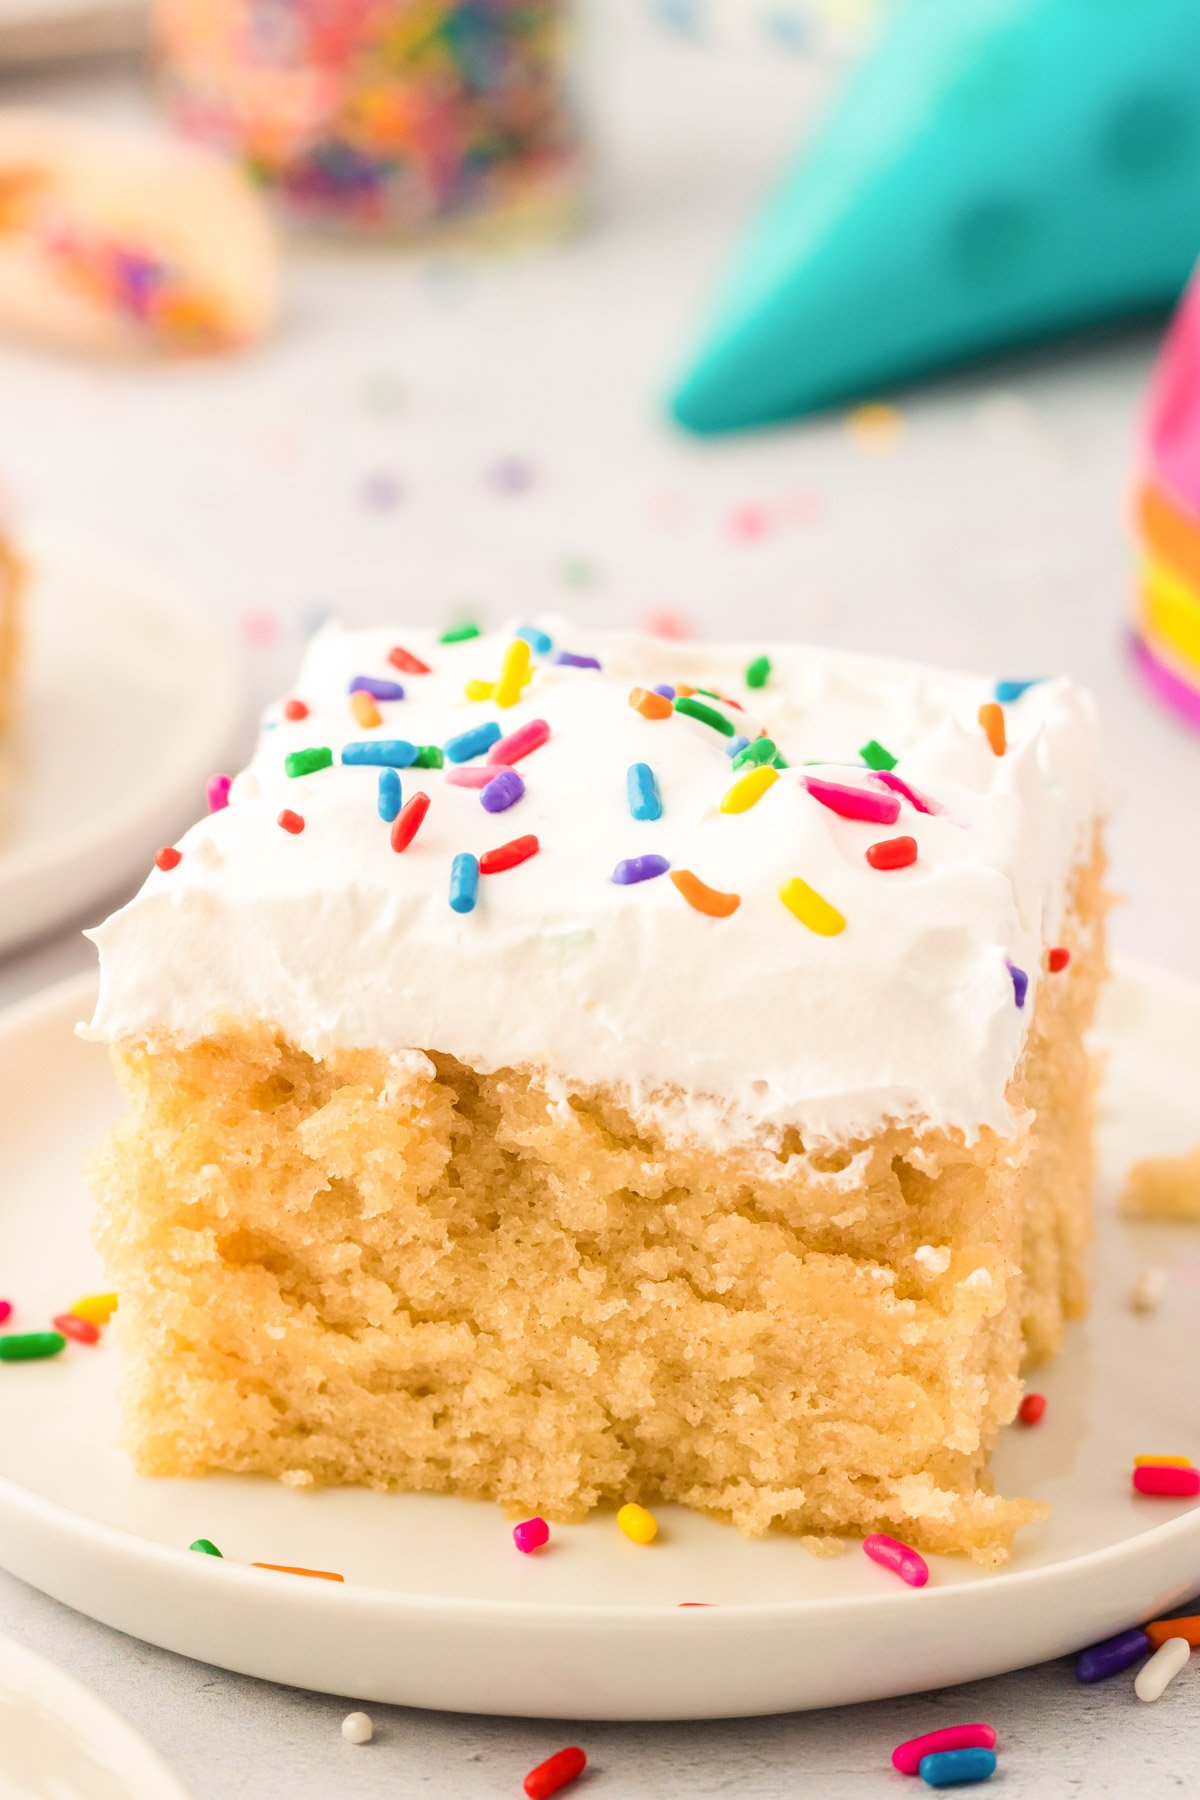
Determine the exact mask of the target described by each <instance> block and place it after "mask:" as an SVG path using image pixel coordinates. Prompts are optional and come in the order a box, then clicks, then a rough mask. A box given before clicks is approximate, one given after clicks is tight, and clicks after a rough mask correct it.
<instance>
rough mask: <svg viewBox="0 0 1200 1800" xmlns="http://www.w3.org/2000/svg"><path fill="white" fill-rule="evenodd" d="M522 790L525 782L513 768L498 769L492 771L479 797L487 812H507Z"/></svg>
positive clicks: (522, 792) (521, 793)
mask: <svg viewBox="0 0 1200 1800" xmlns="http://www.w3.org/2000/svg"><path fill="white" fill-rule="evenodd" d="M524 792H525V783H524V782H523V781H522V780H521V777H520V776H519V775H518V774H517V771H516V770H515V769H500V770H499V771H498V772H496V773H493V775H492V779H491V780H490V781H489V782H488V784H487V786H486V787H485V788H484V789H483V790H482V792H481V793H480V795H479V799H480V802H481V804H482V805H483V807H484V809H485V811H487V812H490V813H499V812H507V811H508V809H509V807H510V806H515V805H516V804H517V801H518V800H519V799H520V798H521V796H522V795H523V794H524Z"/></svg>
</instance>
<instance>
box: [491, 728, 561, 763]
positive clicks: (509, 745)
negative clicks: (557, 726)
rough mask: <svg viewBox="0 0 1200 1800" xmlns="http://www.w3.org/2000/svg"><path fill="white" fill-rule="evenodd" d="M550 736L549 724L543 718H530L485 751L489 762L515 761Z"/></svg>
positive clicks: (518, 760)
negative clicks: (525, 723) (526, 722)
mask: <svg viewBox="0 0 1200 1800" xmlns="http://www.w3.org/2000/svg"><path fill="white" fill-rule="evenodd" d="M549 736H550V726H549V724H548V723H547V721H546V720H545V719H530V721H529V723H528V724H527V725H522V726H521V727H520V729H519V730H517V731H512V732H510V733H509V735H508V736H507V737H505V738H501V739H500V741H499V743H496V744H493V745H492V747H491V749H490V750H489V751H488V753H487V759H488V761H489V762H490V763H510V764H511V763H515V762H520V761H521V759H522V757H525V756H528V755H529V753H530V751H531V750H539V749H540V748H541V746H542V745H543V744H544V743H546V741H547V740H548V738H549Z"/></svg>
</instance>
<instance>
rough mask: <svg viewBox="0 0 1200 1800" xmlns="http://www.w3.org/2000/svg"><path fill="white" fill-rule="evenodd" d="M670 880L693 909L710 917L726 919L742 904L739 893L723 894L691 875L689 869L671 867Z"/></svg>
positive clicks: (696, 876)
mask: <svg viewBox="0 0 1200 1800" xmlns="http://www.w3.org/2000/svg"><path fill="white" fill-rule="evenodd" d="M671 880H672V881H673V882H674V883H675V886H676V887H677V888H678V889H679V892H680V893H681V894H682V895H683V897H684V899H685V900H686V901H687V903H688V905H689V906H690V907H691V908H692V909H693V911H695V912H698V913H706V914H707V915H708V917H709V918H710V919H727V918H729V916H730V914H731V913H735V912H736V911H737V909H738V907H739V906H740V905H741V904H742V896H741V895H740V894H723V893H722V892H721V890H720V889H719V888H711V887H709V886H708V884H707V883H706V882H703V881H701V879H700V877H699V876H698V875H693V873H692V871H691V870H690V869H672V870H671Z"/></svg>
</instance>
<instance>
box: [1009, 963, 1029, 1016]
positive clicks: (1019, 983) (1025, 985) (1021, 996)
mask: <svg viewBox="0 0 1200 1800" xmlns="http://www.w3.org/2000/svg"><path fill="white" fill-rule="evenodd" d="M1008 972H1009V974H1010V975H1011V976H1012V984H1013V999H1014V1000H1015V1001H1016V1003H1017V1007H1018V1010H1019V1009H1020V1008H1021V1007H1022V1006H1024V1004H1025V996H1026V994H1027V993H1028V992H1029V977H1028V975H1027V974H1026V973H1025V971H1024V969H1018V967H1017V965H1016V963H1015V962H1010V963H1009V965H1008Z"/></svg>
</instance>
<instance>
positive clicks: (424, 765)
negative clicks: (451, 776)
mask: <svg viewBox="0 0 1200 1800" xmlns="http://www.w3.org/2000/svg"><path fill="white" fill-rule="evenodd" d="M444 761H445V758H444V757H443V755H442V752H441V747H440V745H438V744H421V745H420V746H419V748H418V750H417V754H416V756H415V757H414V759H413V767H414V768H416V769H440V768H441V766H442V764H443V762H444Z"/></svg>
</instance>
